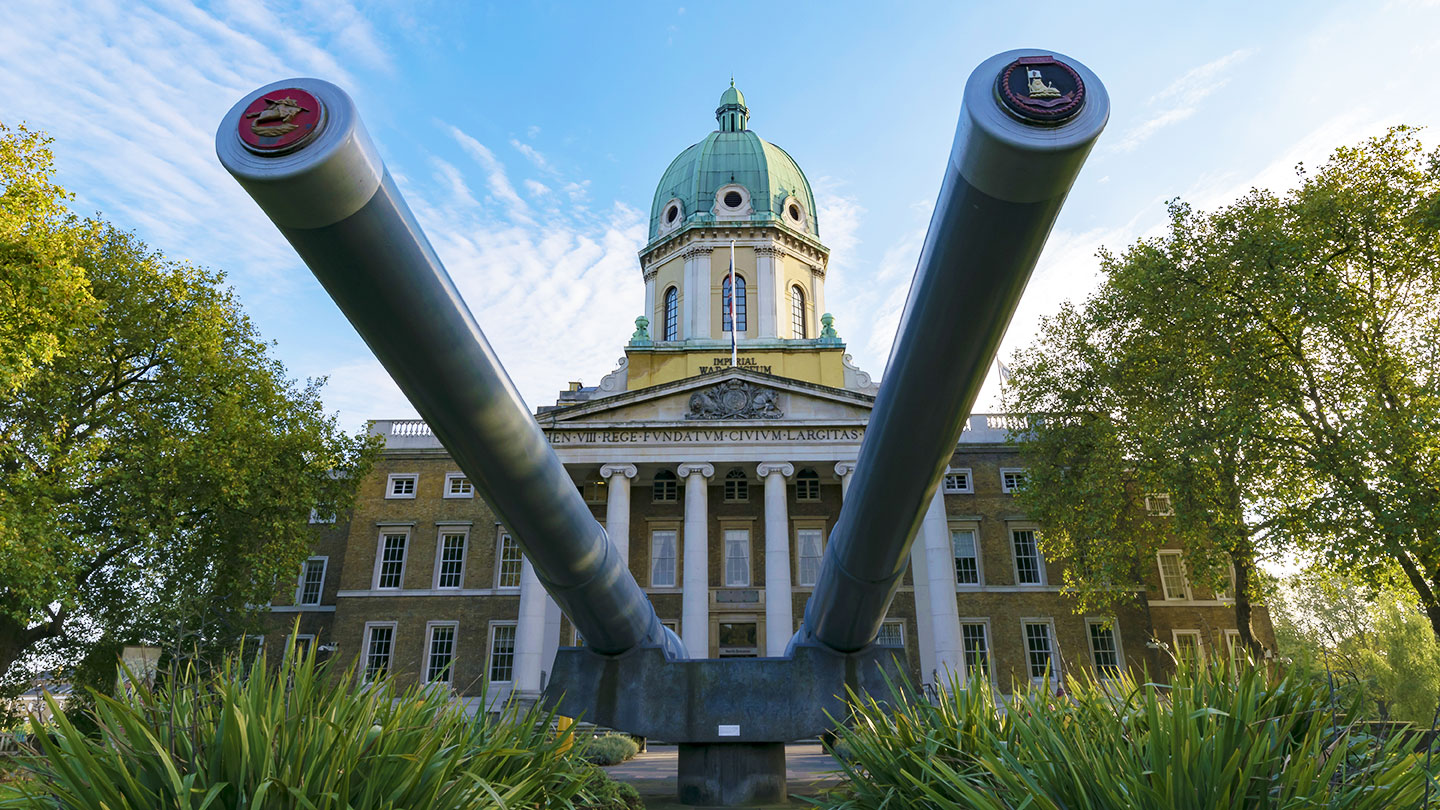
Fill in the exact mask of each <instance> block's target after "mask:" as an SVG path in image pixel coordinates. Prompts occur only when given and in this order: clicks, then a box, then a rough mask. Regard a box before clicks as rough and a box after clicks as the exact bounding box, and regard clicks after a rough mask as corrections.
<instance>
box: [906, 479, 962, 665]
mask: <svg viewBox="0 0 1440 810" xmlns="http://www.w3.org/2000/svg"><path fill="white" fill-rule="evenodd" d="M919 540H921V541H923V543H924V548H925V552H924V553H925V561H926V567H927V568H928V569H929V570H928V571H927V572H926V575H927V578H928V580H929V582H928V583H927V584H928V585H929V588H928V590H929V594H928V596H929V612H930V626H931V631H932V632H933V633H934V636H935V638H934V649H935V665H934V667H935V669H938V670H939V671H940V678H941V684H937V685H943V683H944V682H945V681H946V680H947V679H948V678H949V677H950V675H951V674H959V675H961V676H963V675H964V673H965V660H964V658H965V654H964V651H963V650H962V648H961V643H960V613H959V609H958V608H957V606H956V603H955V548H954V546H953V545H952V542H951V540H950V524H949V522H948V521H947V520H946V519H945V496H944V495H943V494H942V493H941V492H940V491H939V490H938V489H937V490H936V492H935V497H933V498H931V499H930V508H929V509H928V510H926V512H925V521H924V522H923V523H921V524H920V538H919ZM916 580H917V586H918V580H919V577H918V576H917V578H916ZM917 591H918V587H917ZM916 597H917V598H916V605H915V607H916V610H917V612H918V611H919V610H920V609H921V604H920V600H919V595H918V593H917V595H916Z"/></svg>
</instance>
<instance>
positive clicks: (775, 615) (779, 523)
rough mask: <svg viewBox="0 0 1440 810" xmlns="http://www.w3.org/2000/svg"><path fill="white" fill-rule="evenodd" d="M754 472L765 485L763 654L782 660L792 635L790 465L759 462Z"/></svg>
mask: <svg viewBox="0 0 1440 810" xmlns="http://www.w3.org/2000/svg"><path fill="white" fill-rule="evenodd" d="M755 472H756V473H757V474H758V475H759V476H760V478H761V479H763V480H764V481H765V654H766V655H768V656H782V655H784V654H785V647H786V646H787V645H788V644H789V643H790V636H792V635H794V633H795V622H794V619H793V617H792V613H793V611H792V610H791V604H790V601H791V593H790V518H789V516H788V515H787V514H786V512H785V479H786V478H789V477H790V476H792V475H794V474H795V467H794V465H791V464H788V463H786V462H783V461H763V462H761V463H760V466H758V467H756V468H755Z"/></svg>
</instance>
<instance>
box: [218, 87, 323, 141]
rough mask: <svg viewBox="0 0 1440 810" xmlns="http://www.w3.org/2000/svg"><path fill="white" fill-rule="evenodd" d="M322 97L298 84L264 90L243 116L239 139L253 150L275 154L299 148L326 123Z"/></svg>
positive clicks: (241, 117)
mask: <svg viewBox="0 0 1440 810" xmlns="http://www.w3.org/2000/svg"><path fill="white" fill-rule="evenodd" d="M324 120H325V116H324V109H323V108H322V107H321V106H320V100H319V99H317V98H315V97H314V96H312V95H310V94H309V93H307V92H305V91H304V90H301V89H299V88H294V87H288V88H284V89H281V90H275V91H272V92H269V93H265V94H263V95H261V96H259V97H258V98H256V99H255V100H254V101H252V102H250V106H248V107H246V108H245V113H244V114H243V115H241V116H240V125H239V128H240V140H241V142H243V143H244V144H245V145H246V146H247V147H249V148H250V149H251V150H252V151H255V152H261V153H267V154H275V153H282V152H288V151H290V150H292V149H298V148H299V147H301V146H303V145H304V144H305V142H306V141H308V140H309V139H310V138H312V137H313V136H314V135H315V133H317V132H319V131H320V126H321V124H323V123H324Z"/></svg>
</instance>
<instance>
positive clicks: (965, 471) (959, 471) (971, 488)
mask: <svg viewBox="0 0 1440 810" xmlns="http://www.w3.org/2000/svg"><path fill="white" fill-rule="evenodd" d="M955 475H963V476H965V485H964V486H952V483H953V482H952V481H951V480H950V477H951V476H955ZM940 480H941V484H940V486H941V489H942V491H943V493H944V494H946V495H973V494H974V493H975V474H974V473H973V472H972V471H971V468H969V467H946V468H945V477H944V478H942V479H940ZM1002 480H1003V479H1002Z"/></svg>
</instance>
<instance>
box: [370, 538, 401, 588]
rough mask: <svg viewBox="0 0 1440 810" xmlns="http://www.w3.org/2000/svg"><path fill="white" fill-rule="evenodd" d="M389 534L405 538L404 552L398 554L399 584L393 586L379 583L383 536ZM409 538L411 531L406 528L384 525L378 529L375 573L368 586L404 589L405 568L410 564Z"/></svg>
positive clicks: (383, 561)
mask: <svg viewBox="0 0 1440 810" xmlns="http://www.w3.org/2000/svg"><path fill="white" fill-rule="evenodd" d="M389 535H402V536H404V538H405V553H404V554H402V555H401V556H400V584H399V585H395V586H389V585H386V586H382V585H381V584H380V572H381V570H382V569H383V567H384V565H385V538H386V537H387V536H389ZM410 539H411V532H410V529H408V528H404V529H401V528H395V527H390V526H386V527H383V528H381V529H380V539H379V540H378V541H376V543H375V573H374V577H373V578H372V579H371V581H370V587H371V588H373V589H374V590H377V591H403V590H405V569H406V567H408V566H409V565H410Z"/></svg>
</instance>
